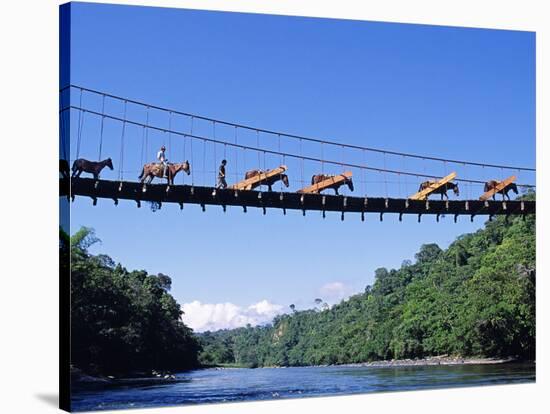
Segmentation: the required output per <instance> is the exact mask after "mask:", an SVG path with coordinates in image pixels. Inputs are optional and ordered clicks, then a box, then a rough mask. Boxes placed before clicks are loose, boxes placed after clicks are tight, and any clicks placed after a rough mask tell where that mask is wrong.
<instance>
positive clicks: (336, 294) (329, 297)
mask: <svg viewBox="0 0 550 414" xmlns="http://www.w3.org/2000/svg"><path fill="white" fill-rule="evenodd" d="M319 293H320V295H321V298H322V299H323V300H324V301H326V302H327V303H338V302H340V301H341V300H342V299H347V298H348V297H349V296H350V295H351V293H352V292H351V288H350V287H349V286H347V285H345V284H344V283H342V282H330V283H326V284H324V285H323V286H321V288H320V289H319Z"/></svg>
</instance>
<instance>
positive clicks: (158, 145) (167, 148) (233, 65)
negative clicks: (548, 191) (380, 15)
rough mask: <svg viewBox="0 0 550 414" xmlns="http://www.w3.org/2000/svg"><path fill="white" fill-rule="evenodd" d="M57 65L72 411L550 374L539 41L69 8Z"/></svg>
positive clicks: (293, 20) (66, 366)
mask: <svg viewBox="0 0 550 414" xmlns="http://www.w3.org/2000/svg"><path fill="white" fill-rule="evenodd" d="M60 68H61V72H60V90H59V104H60V108H59V109H60V111H59V114H60V115H59V116H60V118H59V125H60V140H59V149H60V152H59V154H60V160H59V173H60V180H59V192H60V195H59V202H60V211H61V216H60V236H59V254H60V263H61V266H60V291H61V303H60V307H61V314H60V315H61V316H60V318H61V319H60V323H61V350H60V352H61V378H60V384H61V385H60V388H61V389H60V395H61V398H60V401H61V408H63V409H64V410H68V411H94V410H112V409H128V408H144V407H159V406H174V405H190V404H211V403H226V402H240V401H261V400H275V399H297V398H310V397H316V396H336V395H341V396H343V395H350V394H357V393H376V392H383V391H400V390H420V389H422V390H423V389H435V388H446V387H462V386H481V385H493V384H510V383H525V382H534V381H535V362H534V361H535V285H536V267H535V262H536V261H535V207H536V188H535V182H536V180H535V168H534V166H535V33H532V32H522V31H506V30H488V29H475V28H457V27H443V26H425V25H413V24H398V23H383V22H368V21H354V20H336V19H319V18H308V17H291V16H277V15H261V14H246V13H228V12H213V11H201V10H185V9H169V8H153V7H137V6H117V5H99V4H92V3H68V4H64V5H62V6H61V8H60ZM388 398H391V396H390V395H388Z"/></svg>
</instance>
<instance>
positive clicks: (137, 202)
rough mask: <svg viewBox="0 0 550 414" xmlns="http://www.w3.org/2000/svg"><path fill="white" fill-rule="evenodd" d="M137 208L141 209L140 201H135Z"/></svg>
mask: <svg viewBox="0 0 550 414" xmlns="http://www.w3.org/2000/svg"><path fill="white" fill-rule="evenodd" d="M136 204H137V208H141V200H136Z"/></svg>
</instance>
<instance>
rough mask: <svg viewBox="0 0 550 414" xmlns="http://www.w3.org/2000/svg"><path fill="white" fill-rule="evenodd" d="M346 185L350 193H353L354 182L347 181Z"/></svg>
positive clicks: (349, 179)
mask: <svg viewBox="0 0 550 414" xmlns="http://www.w3.org/2000/svg"><path fill="white" fill-rule="evenodd" d="M346 184H347V185H348V188H349V190H350V191H353V180H352V179H351V178H348V179H346Z"/></svg>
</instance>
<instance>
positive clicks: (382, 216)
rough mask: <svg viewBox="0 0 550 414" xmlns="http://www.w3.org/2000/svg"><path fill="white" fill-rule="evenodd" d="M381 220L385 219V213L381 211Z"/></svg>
mask: <svg viewBox="0 0 550 414" xmlns="http://www.w3.org/2000/svg"><path fill="white" fill-rule="evenodd" d="M380 221H384V213H382V212H381V213H380Z"/></svg>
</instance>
